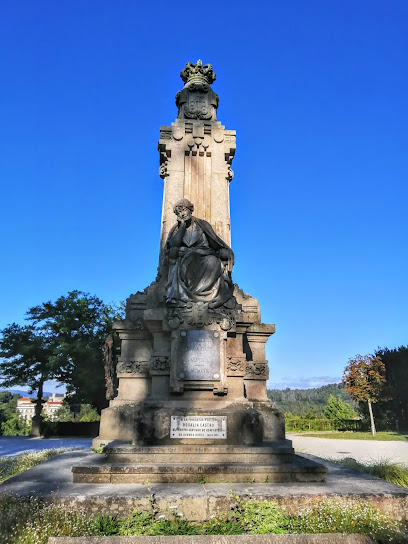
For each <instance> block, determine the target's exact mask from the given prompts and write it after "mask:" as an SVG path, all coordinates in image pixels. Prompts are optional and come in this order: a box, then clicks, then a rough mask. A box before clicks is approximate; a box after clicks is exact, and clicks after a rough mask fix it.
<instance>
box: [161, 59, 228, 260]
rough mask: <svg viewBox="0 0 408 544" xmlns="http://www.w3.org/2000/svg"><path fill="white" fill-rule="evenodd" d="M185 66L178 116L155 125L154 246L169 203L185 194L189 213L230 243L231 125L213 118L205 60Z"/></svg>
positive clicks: (170, 215)
mask: <svg viewBox="0 0 408 544" xmlns="http://www.w3.org/2000/svg"><path fill="white" fill-rule="evenodd" d="M188 64H190V66H187V67H186V68H185V69H184V70H182V72H181V77H182V79H183V81H184V83H185V86H184V88H183V89H182V90H181V91H179V92H178V93H177V95H176V105H177V106H178V118H177V119H176V121H175V122H174V123H172V125H171V126H162V127H160V140H159V145H158V149H159V153H160V168H159V175H160V177H161V178H162V179H163V181H164V191H163V209H162V224H161V237H160V250H162V249H163V246H164V244H165V242H166V239H167V236H168V233H169V231H170V228H171V226H172V225H173V224H174V212H173V206H174V204H175V203H176V202H177V201H178V200H180V199H182V198H187V199H188V200H190V201H191V202H193V203H194V215H195V216H196V217H199V218H201V219H205V220H206V221H208V222H209V223H210V224H211V226H212V227H213V229H214V230H215V232H216V233H217V234H218V236H219V237H220V238H222V240H224V241H225V242H226V243H227V244H228V245H229V246H230V245H231V223H230V206H229V183H230V181H231V180H232V177H233V171H232V170H231V164H232V159H233V157H234V154H235V130H226V129H225V127H224V126H222V125H221V123H220V122H219V121H217V119H216V110H217V107H218V102H219V99H218V96H217V95H216V94H215V93H214V91H213V90H212V88H211V83H213V81H215V74H214V72H213V71H212V67H211V65H209V64H207V65H205V66H203V65H202V63H201V61H198V62H197V64H196V65H192V64H191V63H188Z"/></svg>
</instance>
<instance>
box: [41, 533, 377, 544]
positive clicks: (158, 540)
mask: <svg viewBox="0 0 408 544" xmlns="http://www.w3.org/2000/svg"><path fill="white" fill-rule="evenodd" d="M372 542H373V541H372V540H371V538H369V537H368V536H366V535H345V534H343V533H342V534H340V533H331V534H320V535H192V536H190V535H180V536H148V537H146V536H136V537H135V536H82V537H75V538H74V537H51V538H50V539H49V540H48V544H339V543H341V544H371V543H372Z"/></svg>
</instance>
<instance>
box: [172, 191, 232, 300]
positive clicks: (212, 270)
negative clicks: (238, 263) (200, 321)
mask: <svg viewBox="0 0 408 544" xmlns="http://www.w3.org/2000/svg"><path fill="white" fill-rule="evenodd" d="M173 209H174V213H175V214H176V216H177V223H176V224H175V225H174V226H173V227H172V229H171V230H170V233H169V236H168V238H167V241H166V245H165V248H164V258H165V260H167V261H168V264H169V273H168V284H167V298H166V304H167V305H169V306H173V307H184V306H186V304H187V303H188V302H204V303H208V307H209V308H219V307H220V306H224V307H225V308H229V307H231V309H232V308H234V306H235V304H236V301H235V298H234V297H233V290H234V286H233V283H232V280H231V270H232V265H233V263H234V253H233V251H232V249H231V248H230V247H229V246H228V245H227V244H226V243H225V242H224V241H223V240H221V238H219V237H218V236H217V235H216V234H215V232H214V230H213V228H212V226H211V225H210V224H209V223H208V222H207V221H204V219H198V218H197V217H193V216H192V212H193V210H194V205H193V204H192V203H191V202H190V201H189V200H187V199H185V198H183V199H181V200H179V201H178V202H177V203H176V205H175V206H174V208H173Z"/></svg>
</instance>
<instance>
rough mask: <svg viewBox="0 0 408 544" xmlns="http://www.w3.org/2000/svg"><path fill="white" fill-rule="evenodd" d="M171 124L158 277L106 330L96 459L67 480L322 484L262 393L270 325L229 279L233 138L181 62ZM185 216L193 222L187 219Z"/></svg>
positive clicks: (206, 83)
mask: <svg viewBox="0 0 408 544" xmlns="http://www.w3.org/2000/svg"><path fill="white" fill-rule="evenodd" d="M181 77H182V79H183V81H184V83H185V86H184V88H183V89H182V90H181V91H180V92H179V93H177V95H176V104H177V106H178V117H177V119H176V121H175V122H174V123H173V124H172V125H171V126H165V127H161V128H160V140H159V154H160V169H159V174H160V176H161V177H162V179H163V181H164V196H163V212H162V228H161V242H160V262H159V267H158V275H157V278H156V280H155V281H154V282H153V283H152V284H151V285H150V286H149V287H147V288H146V289H145V290H144V291H142V292H137V293H136V294H134V295H130V297H129V298H128V300H127V303H126V318H125V319H124V320H123V321H118V322H115V323H114V330H115V331H116V333H117V335H118V336H119V339H120V343H121V347H120V356H119V358H118V362H117V366H116V373H117V377H118V379H119V385H118V391H117V396H116V397H115V398H114V399H112V400H111V402H110V406H109V408H106V409H105V410H104V411H103V412H102V416H101V425H100V435H99V437H98V438H97V439H95V441H94V445H95V446H99V445H101V444H104V445H105V446H106V447H105V456H106V457H105V459H104V462H103V463H101V464H99V465H97V466H96V465H79V466H76V467H73V476H74V482H90V483H92V482H99V483H103V482H104V483H126V482H128V483H144V482H146V481H149V482H199V481H206V482H211V481H213V482H214V481H215V482H248V481H250V482H259V483H261V482H268V481H269V482H283V481H292V482H293V481H294V482H302V481H303V482H311V481H314V482H320V481H325V477H326V468H325V467H324V466H323V465H320V464H318V463H315V462H313V461H309V460H306V459H303V458H299V457H297V456H296V455H295V454H294V451H293V448H292V445H291V442H290V441H288V440H286V439H285V423H284V416H283V414H282V413H280V412H279V411H278V410H277V409H276V408H275V407H274V405H273V404H272V403H271V401H270V400H268V398H267V394H266V381H267V379H268V378H269V365H268V361H267V360H266V358H265V344H266V342H267V340H268V338H269V337H270V336H271V335H272V334H273V333H274V332H275V326H274V325H272V324H264V323H262V322H261V313H260V308H259V304H258V301H257V300H256V299H255V298H253V297H252V296H251V295H248V294H245V293H244V292H243V291H242V290H241V289H240V288H239V287H238V286H237V285H234V284H233V281H232V268H233V265H234V254H233V251H232V249H231V247H230V240H231V233H230V230H231V227H230V213H229V183H230V182H231V180H232V178H233V171H232V170H231V164H232V159H233V157H234V154H235V131H232V130H226V129H225V127H223V126H222V125H221V123H220V122H219V121H217V119H216V110H217V107H218V96H217V95H216V94H215V93H214V91H213V90H212V88H211V84H212V83H213V81H214V80H215V74H214V72H213V70H212V67H211V65H206V66H203V65H202V63H201V61H198V62H197V64H195V65H193V64H191V63H187V65H186V68H185V69H184V70H182V72H181ZM193 213H194V215H193Z"/></svg>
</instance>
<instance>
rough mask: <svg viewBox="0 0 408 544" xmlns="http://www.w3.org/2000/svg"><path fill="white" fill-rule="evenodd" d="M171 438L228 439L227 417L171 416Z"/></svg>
mask: <svg viewBox="0 0 408 544" xmlns="http://www.w3.org/2000/svg"><path fill="white" fill-rule="evenodd" d="M170 437H171V438H227V418H226V416H171V426H170Z"/></svg>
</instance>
